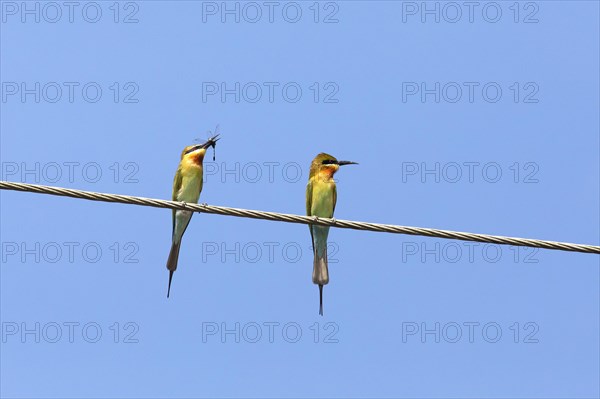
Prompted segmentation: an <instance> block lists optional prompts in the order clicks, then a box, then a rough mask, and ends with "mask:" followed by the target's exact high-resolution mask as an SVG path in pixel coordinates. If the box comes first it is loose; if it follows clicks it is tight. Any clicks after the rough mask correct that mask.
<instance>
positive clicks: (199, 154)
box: [167, 134, 219, 298]
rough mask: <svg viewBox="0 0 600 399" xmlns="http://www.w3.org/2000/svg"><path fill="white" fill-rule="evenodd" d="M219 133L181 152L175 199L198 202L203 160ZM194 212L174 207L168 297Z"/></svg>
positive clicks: (168, 261)
mask: <svg viewBox="0 0 600 399" xmlns="http://www.w3.org/2000/svg"><path fill="white" fill-rule="evenodd" d="M218 140H219V135H218V134H217V135H215V136H213V137H211V138H210V139H208V141H207V142H206V143H204V144H197V145H190V146H187V147H185V148H184V149H183V151H182V152H181V160H180V161H179V167H178V168H177V173H175V179H174V180H173V201H181V202H190V203H197V202H198V199H199V198H200V192H201V191H202V182H203V176H202V162H203V161H204V154H206V150H207V149H208V148H210V147H213V149H214V148H215V147H216V143H217V141H218ZM193 215H194V212H192V211H183V210H175V209H173V235H172V244H171V252H169V259H168V260H167V269H168V270H169V288H168V290H167V298H168V297H169V294H170V293H171V281H172V280H173V273H174V272H175V270H177V260H178V259H179V248H180V247H181V239H182V237H183V233H185V229H187V226H188V224H189V223H190V220H191V219H192V216H193Z"/></svg>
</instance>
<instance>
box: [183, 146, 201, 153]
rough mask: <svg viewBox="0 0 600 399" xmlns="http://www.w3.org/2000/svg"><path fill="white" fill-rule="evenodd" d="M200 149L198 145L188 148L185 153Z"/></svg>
mask: <svg viewBox="0 0 600 399" xmlns="http://www.w3.org/2000/svg"><path fill="white" fill-rule="evenodd" d="M197 149H198V147H192V148H190V149H189V150H187V151H186V152H185V153H186V154H189V153H190V152H193V151H196V150H197Z"/></svg>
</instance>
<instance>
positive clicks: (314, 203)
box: [306, 153, 356, 316]
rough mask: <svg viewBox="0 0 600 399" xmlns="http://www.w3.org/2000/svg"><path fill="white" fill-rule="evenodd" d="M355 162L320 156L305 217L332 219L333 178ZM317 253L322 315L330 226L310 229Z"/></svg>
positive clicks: (315, 264)
mask: <svg viewBox="0 0 600 399" xmlns="http://www.w3.org/2000/svg"><path fill="white" fill-rule="evenodd" d="M353 164H356V162H351V161H338V160H337V159H335V157H333V156H331V155H329V154H325V153H320V154H319V155H317V156H316V157H315V159H313V161H312V163H311V165H310V174H309V177H308V184H307V185H306V214H307V215H308V216H318V217H322V218H332V217H333V212H334V211H335V204H336V202H337V189H336V186H335V181H334V180H333V175H334V174H335V172H337V171H338V169H339V168H340V166H343V165H353ZM308 228H309V229H310V236H311V238H312V246H313V253H314V262H313V273H312V281H313V283H314V284H318V285H319V314H320V315H321V316H322V315H323V286H324V285H325V284H327V283H329V271H328V269H327V236H328V235H329V226H317V225H309V226H308Z"/></svg>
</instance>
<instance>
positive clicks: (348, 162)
mask: <svg viewBox="0 0 600 399" xmlns="http://www.w3.org/2000/svg"><path fill="white" fill-rule="evenodd" d="M338 165H340V166H343V165H358V162H352V161H338Z"/></svg>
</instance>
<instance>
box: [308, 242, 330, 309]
mask: <svg viewBox="0 0 600 399" xmlns="http://www.w3.org/2000/svg"><path fill="white" fill-rule="evenodd" d="M319 252H321V253H320V254H319ZM312 281H313V283H315V284H318V285H319V314H320V315H321V316H323V286H324V285H326V284H327V283H329V270H328V269H327V249H325V251H315V261H314V263H313V274H312Z"/></svg>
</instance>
